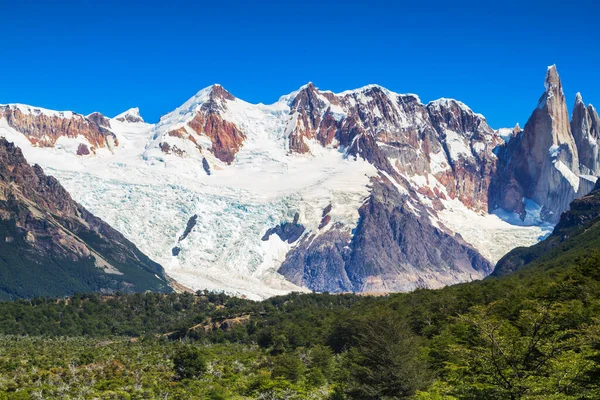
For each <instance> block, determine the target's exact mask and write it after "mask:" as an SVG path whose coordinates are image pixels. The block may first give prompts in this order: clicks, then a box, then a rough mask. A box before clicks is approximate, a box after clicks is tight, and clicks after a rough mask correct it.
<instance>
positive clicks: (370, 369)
mask: <svg viewBox="0 0 600 400" xmlns="http://www.w3.org/2000/svg"><path fill="white" fill-rule="evenodd" d="M356 341H357V345H356V346H355V347H353V348H352V349H351V350H350V354H349V356H350V362H349V366H348V368H349V373H350V381H349V382H348V385H347V390H346V391H347V394H348V396H349V397H350V398H353V399H364V400H368V399H373V400H375V399H383V398H386V399H406V398H409V397H410V396H412V395H414V394H415V392H416V391H417V390H418V389H421V388H424V387H426V386H427V384H428V383H429V381H430V375H429V371H428V370H427V366H426V363H425V360H424V359H422V357H421V354H420V350H419V349H420V347H421V344H420V339H419V338H418V337H417V336H415V335H414V334H413V333H412V332H411V330H410V328H409V327H408V325H407V323H406V321H405V320H404V319H401V318H400V317H398V316H397V315H395V314H394V313H393V312H380V313H375V314H374V315H372V316H371V317H370V318H368V319H367V320H366V321H364V323H362V324H361V326H360V330H359V334H358V335H357V338H356Z"/></svg>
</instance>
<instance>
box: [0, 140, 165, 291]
mask: <svg viewBox="0 0 600 400" xmlns="http://www.w3.org/2000/svg"><path fill="white" fill-rule="evenodd" d="M0 238H1V240H0V297H1V298H20V297H33V296H64V295H71V294H73V293H75V292H89V291H101V292H113V291H116V290H120V291H124V292H131V291H145V290H154V291H170V287H169V285H168V283H167V278H166V277H165V274H164V271H163V269H162V267H161V266H160V265H158V264H156V263H154V262H153V261H151V260H150V259H149V258H148V257H146V256H145V255H144V254H142V253H141V252H140V251H139V250H138V249H137V248H136V247H135V246H134V245H133V244H132V243H131V242H129V241H128V240H127V239H125V238H124V237H123V236H122V235H121V234H120V233H118V232H117V231H115V230H114V229H112V228H111V227H110V226H108V225H107V224H106V223H104V222H103V221H102V220H100V219H99V218H97V217H95V216H93V215H92V214H91V213H89V212H88V211H87V210H86V209H85V208H83V207H82V206H80V205H79V204H77V203H76V202H74V201H73V200H72V199H71V196H70V195H69V194H68V193H67V192H66V190H65V189H63V187H62V186H61V185H60V184H59V183H58V181H57V180H56V179H54V178H53V177H51V176H46V175H45V174H44V172H43V171H42V169H41V168H40V167H39V166H37V165H35V166H33V167H32V166H30V165H29V164H27V162H26V160H25V158H24V157H23V155H22V153H21V151H20V149H19V148H17V147H16V146H15V145H13V144H12V143H9V142H7V141H6V140H5V139H3V138H0Z"/></svg>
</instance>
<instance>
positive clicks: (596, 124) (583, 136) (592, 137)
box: [571, 93, 600, 175]
mask: <svg viewBox="0 0 600 400" xmlns="http://www.w3.org/2000/svg"><path fill="white" fill-rule="evenodd" d="M571 131H572V133H573V138H574V139H575V143H576V145H577V151H578V155H579V162H580V170H581V173H583V174H590V175H600V157H599V154H598V153H599V147H600V146H599V141H600V118H599V117H598V113H597V112H596V109H595V108H594V107H593V106H592V105H591V104H590V105H589V106H588V107H586V106H585V104H584V103H583V99H582V97H581V95H580V94H579V93H577V96H576V98H575V106H574V107H573V119H572V120H571Z"/></svg>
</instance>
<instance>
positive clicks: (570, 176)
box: [554, 160, 579, 193]
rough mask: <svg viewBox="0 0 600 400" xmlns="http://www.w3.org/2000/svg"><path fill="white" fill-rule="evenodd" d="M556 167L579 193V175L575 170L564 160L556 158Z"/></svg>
mask: <svg viewBox="0 0 600 400" xmlns="http://www.w3.org/2000/svg"><path fill="white" fill-rule="evenodd" d="M554 168H556V169H557V170H558V172H560V173H561V174H562V176H563V177H564V178H565V179H566V180H567V181H568V182H569V183H570V184H571V186H572V187H573V191H574V192H575V193H577V191H578V190H579V177H578V176H577V174H575V173H574V172H573V171H571V170H570V169H569V167H567V166H566V165H565V164H564V163H563V162H562V161H560V160H556V161H555V162H554Z"/></svg>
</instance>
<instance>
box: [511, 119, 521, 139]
mask: <svg viewBox="0 0 600 400" xmlns="http://www.w3.org/2000/svg"><path fill="white" fill-rule="evenodd" d="M521 132H523V130H522V129H521V126H520V125H519V123H518V122H517V124H516V125H515V127H514V128H513V131H512V134H513V136H517V135H518V134H519V133H521Z"/></svg>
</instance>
